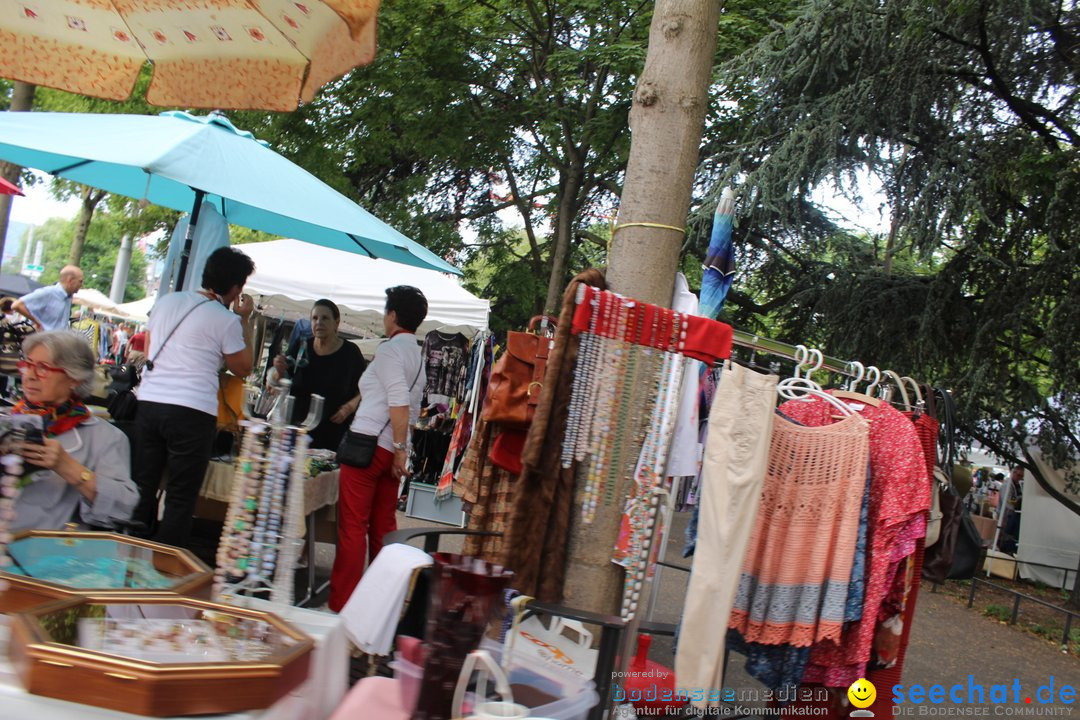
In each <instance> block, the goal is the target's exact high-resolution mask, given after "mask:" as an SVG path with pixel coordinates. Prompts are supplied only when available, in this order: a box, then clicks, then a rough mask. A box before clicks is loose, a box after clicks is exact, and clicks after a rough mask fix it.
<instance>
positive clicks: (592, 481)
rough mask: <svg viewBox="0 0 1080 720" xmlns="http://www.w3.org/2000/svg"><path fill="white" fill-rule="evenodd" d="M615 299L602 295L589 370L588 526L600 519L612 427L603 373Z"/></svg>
mask: <svg viewBox="0 0 1080 720" xmlns="http://www.w3.org/2000/svg"><path fill="white" fill-rule="evenodd" d="M613 298H614V295H613V294H612V293H608V292H604V293H600V294H599V299H600V304H599V307H598V309H597V314H598V317H597V323H596V325H597V327H596V331H597V332H596V341H595V343H596V350H597V352H596V353H595V356H594V359H595V363H596V364H595V366H594V367H591V368H589V375H590V378H591V383H590V384H591V392H590V395H591V397H590V399H589V405H588V406H589V415H590V417H589V422H590V432H589V444H588V447H587V450H586V452H585V454H584V456H583V459H585V458H588V464H587V465H586V468H585V492H584V496H583V498H582V504H581V513H582V520H583V521H584V522H586V523H591V522H592V521H593V519H594V518H595V516H596V506H597V503H598V501H599V497H600V495H599V485H600V480H599V473H598V469H597V463H598V460H597V457H598V456H599V454H600V448H601V444H602V443H603V441H604V432H605V426H608V427H610V423H608V422H607V421H606V420H605V416H604V413H603V407H602V406H603V404H604V402H605V391H604V383H603V378H602V377H601V373H602V371H603V370H604V368H606V367H607V364H608V354H609V352H610V349H611V348H610V341H609V340H608V339H607V337H606V336H607V332H608V330H607V326H608V324H609V323H610V313H611V309H610V306H611V299H613Z"/></svg>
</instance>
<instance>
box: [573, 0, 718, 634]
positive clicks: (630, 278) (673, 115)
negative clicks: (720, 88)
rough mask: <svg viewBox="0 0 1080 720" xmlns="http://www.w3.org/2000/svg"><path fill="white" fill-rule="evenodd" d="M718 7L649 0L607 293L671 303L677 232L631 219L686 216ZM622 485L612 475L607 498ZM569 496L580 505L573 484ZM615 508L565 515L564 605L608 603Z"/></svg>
mask: <svg viewBox="0 0 1080 720" xmlns="http://www.w3.org/2000/svg"><path fill="white" fill-rule="evenodd" d="M720 7H721V2H720V0H657V2H656V7H655V9H654V11H653V20H652V26H651V28H650V31H649V51H648V54H647V56H646V58H645V69H644V71H643V72H642V74H641V77H640V79H639V80H638V85H637V89H636V91H635V92H634V103H633V107H632V108H631V110H630V128H631V130H632V132H633V139H632V141H631V145H630V158H629V163H628V165H627V168H626V183H625V185H624V188H623V195H622V203H621V207H620V209H619V217H618V223H619V225H621V226H623V227H622V228H621V229H620V228H618V227H617V228H616V230H617V232H616V234H615V237H614V241H613V245H612V251H611V263H610V266H609V268H608V272H607V281H608V286H609V287H610V288H611V289H612V290H614V291H616V292H619V293H622V294H624V295H630V296H633V297H636V298H638V299H639V300H643V301H645V302H650V303H655V304H658V305H663V306H665V307H667V306H669V305H670V304H671V293H672V290H673V289H674V283H675V271H676V269H677V267H678V262H679V249H680V247H681V245H682V240H683V233H682V232H681V231H680V230H678V229H676V230H669V229H665V228H657V227H650V226H642V225H632V223H650V224H661V225H669V226H672V227H675V228H679V229H681V228H683V227H685V225H686V216H687V213H688V211H689V209H690V193H691V190H692V183H693V176H694V171H695V169H696V167H697V163H698V146H699V145H700V144H701V134H702V131H703V129H704V125H705V109H706V102H707V100H708V88H709V80H710V77H711V71H712V65H713V55H714V53H715V51H716V34H717V25H718V23H719V20H720ZM628 441H630V440H629V439H628ZM627 492H628V488H627V483H626V482H622V483H620V484H619V487H617V489H616V493H615V497H626V495H627ZM575 502H576V503H577V504H580V502H581V494H580V492H579V493H578V496H577V497H576V498H575ZM622 510H623V507H622V504H621V503H619V502H616V503H613V504H612V505H610V506H608V507H604V508H602V509H601V511H600V512H598V513H597V517H596V519H595V521H594V522H593V523H592V524H590V525H585V524H582V523H581V522H580V520H579V518H580V515H579V514H578V513H574V514H573V515H572V526H571V531H570V535H571V537H570V549H569V562H568V567H567V575H566V586H565V595H566V602H567V603H568V604H569V605H571V606H572V607H578V608H584V609H588V610H592V611H595V612H604V613H617V612H618V603H619V597H620V595H621V590H622V588H621V573H619V572H617V570H616V567H615V565H613V564H612V562H611V552H612V547H613V545H614V544H615V540H616V538H617V535H618V528H619V520H620V517H621V515H622Z"/></svg>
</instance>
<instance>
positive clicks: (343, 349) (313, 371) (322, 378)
mask: <svg viewBox="0 0 1080 720" xmlns="http://www.w3.org/2000/svg"><path fill="white" fill-rule="evenodd" d="M340 325H341V311H340V310H338V306H337V305H335V304H334V302H333V301H331V300H316V301H315V305H314V306H313V307H312V308H311V330H312V332H313V333H314V337H311V338H309V339H308V340H305V341H304V342H303V343H301V345H300V347H299V349H298V350H297V351H296V357H294V358H286V357H285V356H284V355H278V356H277V357H276V358H274V372H275V373H276V375H277V378H283V377H290V374H289V362H288V361H289V360H292V366H293V367H292V373H291V377H292V395H293V397H294V398H295V399H294V400H293V410H292V418H291V420H290V422H292V423H293V424H294V425H295V424H299V423H301V422H303V420H304V418H305V417H307V414H308V408H309V407H310V405H311V396H312V395H322V396H323V397H324V398H326V404H325V405H323V416H322V421H321V422H320V423H319V425H318V427H316V428H315V429H314V430H312V431H311V432H310V433H309V434H310V436H311V447H313V448H325V449H328V450H336V449H337V446H338V445H339V444H340V443H341V436H342V435H344V434H345V429H346V428H347V427H348V426H349V425H348V421H349V420H350V418H352V416H353V413H355V412H356V408H357V407H358V406H359V405H360V393H359V392H358V391H357V385H358V384H359V383H360V376H361V375H363V374H364V368H365V367H367V362H366V361H365V360H364V356H363V354H362V353H361V352H360V348H358V347H357V346H356V345H354V344H353V343H351V342H346V341H345V339H344V338H342V337H341V336H340V335H338V327H339V326H340Z"/></svg>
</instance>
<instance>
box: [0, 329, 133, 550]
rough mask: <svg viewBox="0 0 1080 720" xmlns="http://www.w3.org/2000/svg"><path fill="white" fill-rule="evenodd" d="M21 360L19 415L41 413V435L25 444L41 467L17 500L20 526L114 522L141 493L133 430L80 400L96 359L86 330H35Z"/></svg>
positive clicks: (123, 516) (44, 527)
mask: <svg viewBox="0 0 1080 720" xmlns="http://www.w3.org/2000/svg"><path fill="white" fill-rule="evenodd" d="M23 356H24V357H23V359H22V360H20V361H19V363H18V368H19V373H20V375H22V389H23V397H22V399H21V400H20V401H19V402H18V403H17V404H16V405H15V407H14V408H13V409H12V414H14V415H39V416H41V418H42V421H41V422H42V426H43V427H42V429H43V431H44V437H43V438H34V439H32V440H31V441H28V442H26V443H24V444H23V446H22V450H21V452H22V456H23V459H24V460H25V461H26V462H27V463H29V464H31V465H32V466H34V467H35V468H37V469H36V470H33V471H32V472H31V473H30V475H29V476H28V478H27V479H28V480H29V482H28V483H27V484H26V485H25V486H24V487H23V489H22V491H21V492H20V493H19V496H18V498H17V499H16V500H15V521H14V523H13V524H12V527H13V529H16V530H31V529H37V530H60V529H62V528H63V527H64V526H65V525H66V524H67V523H69V522H74V523H78V524H80V525H90V526H94V527H115V526H117V525H120V524H123V523H126V522H127V521H128V519H129V518H130V517H131V511H132V510H133V509H134V508H135V503H136V502H138V500H139V492H138V490H137V489H136V488H135V483H133V482H132V481H131V451H130V446H129V445H128V440H127V436H125V435H124V433H123V432H122V431H121V430H119V429H117V428H115V427H113V426H112V425H110V424H109V423H107V422H104V421H103V420H99V419H98V418H95V417H94V416H93V415H92V414H91V413H90V411H89V410H88V409H87V407H86V406H85V405H84V404H83V403H82V398H83V397H86V396H87V395H88V394H89V392H90V387H91V383H92V382H93V378H94V366H95V364H96V361H95V358H94V353H93V351H92V350H90V346H89V345H87V343H86V338H84V337H81V336H79V335H76V334H75V333H73V332H70V331H68V330H55V331H51V332H40V333H35V334H34V335H30V336H29V337H27V338H26V340H24V341H23Z"/></svg>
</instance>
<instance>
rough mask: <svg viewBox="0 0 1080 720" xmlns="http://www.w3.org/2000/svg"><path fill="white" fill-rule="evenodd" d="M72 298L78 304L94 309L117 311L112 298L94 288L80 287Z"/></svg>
mask: <svg viewBox="0 0 1080 720" xmlns="http://www.w3.org/2000/svg"><path fill="white" fill-rule="evenodd" d="M72 300H73V301H74V302H75V304H77V305H85V306H86V307H89V308H93V309H94V310H105V311H108V312H114V313H115V312H116V311H117V305H116V303H114V302H113V301H112V300H110V299H109V296H108V295H106V294H105V293H103V292H101V291H100V290H95V289H94V288H89V287H84V288H80V289H79V290H77V291H76V292H75V295H74V297H72Z"/></svg>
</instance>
